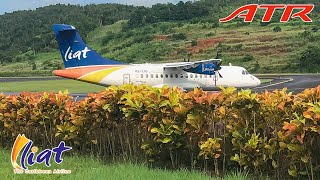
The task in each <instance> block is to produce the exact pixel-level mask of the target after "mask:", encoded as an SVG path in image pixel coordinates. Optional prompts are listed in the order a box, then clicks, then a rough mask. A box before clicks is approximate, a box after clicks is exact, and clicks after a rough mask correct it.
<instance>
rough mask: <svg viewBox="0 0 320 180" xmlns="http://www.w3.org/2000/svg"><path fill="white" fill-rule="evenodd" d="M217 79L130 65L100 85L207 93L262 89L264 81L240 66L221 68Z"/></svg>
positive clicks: (163, 65)
mask: <svg viewBox="0 0 320 180" xmlns="http://www.w3.org/2000/svg"><path fill="white" fill-rule="evenodd" d="M219 72H220V74H221V77H220V76H219V75H218V74H217V75H203V74H196V73H189V72H186V71H184V70H178V69H172V68H167V69H166V68H165V64H139V65H129V66H127V67H125V68H123V69H120V70H117V71H115V72H112V73H111V74H110V75H108V76H107V77H105V78H104V79H102V81H100V82H99V83H98V84H101V85H105V86H109V85H122V84H131V83H132V84H135V85H141V84H147V85H150V86H153V87H159V88H161V87H162V86H164V85H168V86H169V87H174V86H177V87H179V88H182V89H185V90H189V89H193V88H194V87H199V88H202V89H204V90H218V89H219V88H218V87H219V86H223V87H229V86H232V87H237V88H246V87H255V86H258V85H260V83H261V82H260V80H259V79H258V78H256V77H255V76H253V75H250V74H249V73H248V72H247V71H246V70H245V69H244V68H242V67H237V66H221V70H220V71H219Z"/></svg>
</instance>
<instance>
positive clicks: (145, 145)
mask: <svg viewBox="0 0 320 180" xmlns="http://www.w3.org/2000/svg"><path fill="white" fill-rule="evenodd" d="M149 146H150V144H149V143H143V144H142V145H141V149H143V150H146V149H147V148H148V147H149Z"/></svg>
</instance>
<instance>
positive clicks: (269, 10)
mask: <svg viewBox="0 0 320 180" xmlns="http://www.w3.org/2000/svg"><path fill="white" fill-rule="evenodd" d="M313 8H314V4H288V5H285V4H262V5H258V4H249V5H245V6H242V7H240V8H239V9H237V10H235V11H234V12H233V13H232V14H230V15H229V16H228V17H226V18H223V19H220V20H219V21H220V22H222V23H223V22H229V21H231V20H233V19H234V18H236V17H239V18H243V19H244V22H252V20H253V18H254V16H255V15H256V12H257V10H258V9H266V13H265V14H264V16H263V19H262V22H270V21H271V18H272V16H273V13H274V12H275V10H276V9H284V12H283V14H282V17H281V19H280V22H288V21H289V19H290V17H292V18H297V17H300V18H301V19H302V20H303V21H304V22H312V19H311V18H310V17H309V16H308V14H309V13H311V12H312V10H313ZM295 9H297V10H301V11H299V12H297V13H294V14H292V12H293V10H295ZM291 14H292V15H291Z"/></svg>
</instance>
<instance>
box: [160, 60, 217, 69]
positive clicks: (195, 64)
mask: <svg viewBox="0 0 320 180" xmlns="http://www.w3.org/2000/svg"><path fill="white" fill-rule="evenodd" d="M221 62H222V60H221V59H209V60H203V61H195V62H181V63H168V64H166V65H165V67H164V68H165V69H166V68H176V69H179V70H181V69H190V68H196V67H198V66H199V65H201V64H205V63H212V64H216V65H218V64H220V63H221Z"/></svg>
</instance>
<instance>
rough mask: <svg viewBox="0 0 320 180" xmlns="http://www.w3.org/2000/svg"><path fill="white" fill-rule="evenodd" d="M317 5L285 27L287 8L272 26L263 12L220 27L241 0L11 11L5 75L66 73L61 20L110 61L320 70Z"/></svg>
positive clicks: (3, 54) (0, 30)
mask: <svg viewBox="0 0 320 180" xmlns="http://www.w3.org/2000/svg"><path fill="white" fill-rule="evenodd" d="M252 2H254V1H252ZM265 2H270V0H269V1H265ZM271 2H272V1H271ZM277 2H278V3H279V1H277ZM303 2H304V1H299V2H297V1H290V2H287V3H303ZM308 3H312V2H310V1H308ZM313 3H315V4H316V8H315V10H314V11H313V13H312V14H311V15H310V16H311V17H312V19H313V23H304V22H302V21H301V20H299V19H295V20H291V21H290V22H289V23H279V18H280V17H281V14H282V11H281V10H278V11H277V12H275V16H274V18H273V20H272V22H271V23H268V24H266V23H260V19H261V17H262V16H263V14H264V11H262V10H259V11H258V13H257V15H256V19H255V21H254V22H253V23H243V22H241V20H240V19H238V20H234V21H232V22H230V23H224V24H221V23H218V19H219V18H222V17H225V16H227V15H228V14H230V13H231V12H232V11H233V10H235V9H236V8H237V7H239V6H241V5H244V4H248V2H247V1H243V2H242V1H235V0H229V1H228V2H226V1H222V0H221V1H220V0H219V1H214V2H212V1H210V0H202V1H197V2H194V3H191V2H187V3H183V2H180V3H178V4H177V5H174V4H157V5H154V6H153V7H152V8H145V7H134V6H126V5H117V4H105V5H88V6H74V5H54V6H48V7H44V8H38V9H37V10H34V11H18V12H14V13H8V14H5V15H1V16H0V23H1V24H3V25H4V26H0V40H1V41H0V42H1V43H0V63H1V66H0V76H12V75H18V76H23V75H32V76H34V75H50V74H51V71H52V70H54V69H61V68H63V64H62V60H61V58H60V54H59V51H58V49H57V45H56V42H55V40H54V34H53V32H52V31H51V28H52V27H51V26H52V25H53V24H55V23H67V24H72V25H74V26H76V27H77V28H78V29H79V30H80V33H81V35H82V37H83V38H84V39H85V41H86V42H87V43H88V45H89V46H91V47H92V48H93V49H95V50H97V51H98V52H99V53H101V54H102V55H103V56H104V57H108V58H112V59H117V60H120V61H123V62H127V63H144V62H152V63H160V62H173V61H183V60H184V59H189V58H190V59H191V60H201V59H208V58H216V57H217V56H218V57H219V58H222V59H223V60H224V64H229V63H232V65H240V66H243V67H246V68H248V70H249V71H250V72H254V73H273V72H274V73H279V72H318V71H320V58H319V57H320V43H319V40H320V30H319V27H320V15H319V12H320V10H319V5H320V3H319V2H318V1H316V0H315V1H314V2H313ZM26 27H28V28H26Z"/></svg>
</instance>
